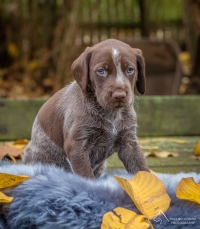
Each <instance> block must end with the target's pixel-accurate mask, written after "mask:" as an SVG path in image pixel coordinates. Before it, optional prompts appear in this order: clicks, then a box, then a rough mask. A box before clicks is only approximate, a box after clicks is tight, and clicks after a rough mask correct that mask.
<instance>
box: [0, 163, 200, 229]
mask: <svg viewBox="0 0 200 229" xmlns="http://www.w3.org/2000/svg"><path fill="white" fill-rule="evenodd" d="M0 172H5V173H12V174H27V175H29V176H31V177H32V178H31V179H30V180H27V181H25V182H23V183H22V184H21V185H19V186H17V187H15V188H12V189H8V190H6V191H4V192H6V194H8V195H11V196H14V201H13V202H12V203H11V204H9V205H6V207H4V208H3V211H2V212H1V215H0V216H1V218H0V229H7V228H10V229H25V228H26V229H55V228H56V229H62V228H65V229H67V228H69V229H98V228H100V227H101V222H102V217H103V215H104V213H106V212H108V211H111V210H112V209H114V208H116V207H124V208H127V209H131V210H133V211H135V212H137V213H139V212H138V210H137V209H136V207H135V205H134V203H133V202H132V200H131V199H130V198H129V196H128V195H127V194H126V193H125V192H124V191H123V189H122V188H121V187H120V186H119V185H118V183H117V182H116V180H115V179H114V178H113V175H114V174H105V175H104V176H102V177H100V178H99V179H98V181H91V180H87V179H84V178H81V177H79V176H77V175H75V174H71V173H66V172H65V171H63V170H62V169H59V168H56V167H54V166H46V165H41V164H38V165H34V166H26V165H5V164H1V165H0ZM115 175H119V176H121V177H124V178H127V179H130V178H132V177H133V175H130V174H127V173H126V172H122V171H121V172H116V173H115ZM157 176H158V177H159V178H160V179H161V180H162V181H163V182H164V184H165V186H166V188H167V192H168V194H169V196H170V197H171V199H172V201H171V205H170V208H169V209H168V211H167V212H166V213H165V215H162V216H160V217H159V219H158V220H151V222H152V224H153V225H154V227H155V228H156V229H161V228H181V229H184V228H200V205H198V204H195V203H193V202H189V201H184V200H179V199H177V198H176V196H175V189H176V186H177V184H178V182H179V181H180V180H181V178H183V177H191V176H192V177H193V178H194V180H195V181H196V182H197V183H200V175H197V174H196V173H180V174H177V175H169V174H158V175H157ZM165 216H166V218H165Z"/></svg>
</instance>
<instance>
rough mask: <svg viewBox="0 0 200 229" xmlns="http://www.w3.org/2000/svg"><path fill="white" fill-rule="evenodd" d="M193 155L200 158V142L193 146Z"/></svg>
mask: <svg viewBox="0 0 200 229" xmlns="http://www.w3.org/2000/svg"><path fill="white" fill-rule="evenodd" d="M194 155H196V156H200V141H199V142H198V143H197V144H196V146H195V149H194Z"/></svg>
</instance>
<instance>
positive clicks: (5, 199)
mask: <svg viewBox="0 0 200 229" xmlns="http://www.w3.org/2000/svg"><path fill="white" fill-rule="evenodd" d="M13 199H14V198H13V197H11V196H6V195H5V194H3V192H0V203H10V202H11V201H12V200H13Z"/></svg>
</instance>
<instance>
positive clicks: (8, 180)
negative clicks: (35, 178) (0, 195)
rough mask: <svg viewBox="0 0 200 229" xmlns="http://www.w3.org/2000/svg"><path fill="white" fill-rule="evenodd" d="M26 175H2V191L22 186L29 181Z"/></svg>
mask: <svg viewBox="0 0 200 229" xmlns="http://www.w3.org/2000/svg"><path fill="white" fill-rule="evenodd" d="M28 179H29V176H26V175H13V174H8V173H0V189H3V188H8V187H12V186H15V185H18V184H20V183H21V182H22V181H25V180H28Z"/></svg>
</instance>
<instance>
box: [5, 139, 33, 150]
mask: <svg viewBox="0 0 200 229" xmlns="http://www.w3.org/2000/svg"><path fill="white" fill-rule="evenodd" d="M28 143H29V141H28V140H27V139H19V140H17V141H14V142H12V143H10V144H8V146H10V147H12V148H16V149H22V150H23V149H25V148H26V146H27V145H28Z"/></svg>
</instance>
